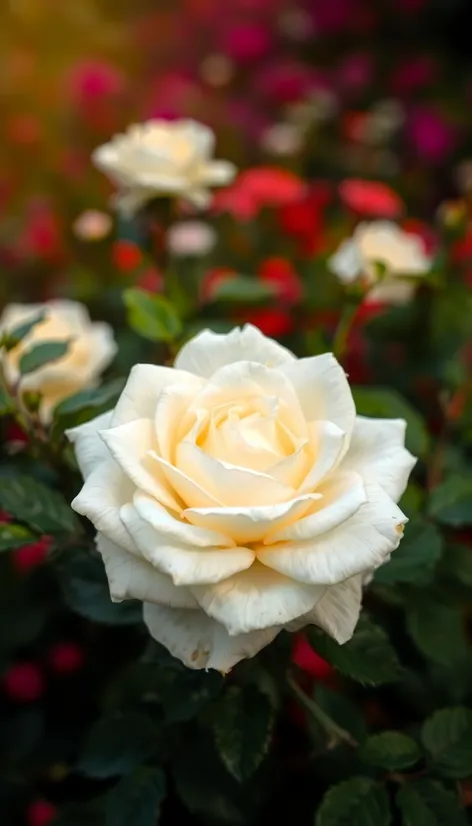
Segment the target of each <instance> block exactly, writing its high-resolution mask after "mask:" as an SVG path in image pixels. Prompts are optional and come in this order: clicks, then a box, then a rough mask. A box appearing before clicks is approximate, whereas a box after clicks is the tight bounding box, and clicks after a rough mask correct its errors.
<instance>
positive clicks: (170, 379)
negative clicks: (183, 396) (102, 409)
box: [112, 364, 203, 427]
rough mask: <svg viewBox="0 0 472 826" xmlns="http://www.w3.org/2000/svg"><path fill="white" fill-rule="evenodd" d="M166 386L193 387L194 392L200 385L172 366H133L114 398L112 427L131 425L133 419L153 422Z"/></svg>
mask: <svg viewBox="0 0 472 826" xmlns="http://www.w3.org/2000/svg"><path fill="white" fill-rule="evenodd" d="M170 384H184V385H186V386H187V387H189V388H190V387H194V388H195V392H198V390H199V389H200V388H201V387H202V384H203V382H201V381H198V379H196V378H195V376H192V375H191V374H190V373H185V372H183V371H181V370H176V369H174V368H173V367H162V366H156V365H155V364H136V365H135V366H134V367H133V369H132V370H131V373H130V375H129V378H128V381H127V382H126V385H125V387H124V389H123V392H122V394H121V396H120V398H119V399H118V402H117V405H116V407H115V410H114V413H113V419H112V426H113V427H116V426H117V425H120V424H126V423H127V422H132V421H134V420H135V419H153V420H154V416H155V413H156V406H157V401H158V399H159V396H160V394H161V392H162V390H163V389H164V388H165V387H168V386H169V385H170Z"/></svg>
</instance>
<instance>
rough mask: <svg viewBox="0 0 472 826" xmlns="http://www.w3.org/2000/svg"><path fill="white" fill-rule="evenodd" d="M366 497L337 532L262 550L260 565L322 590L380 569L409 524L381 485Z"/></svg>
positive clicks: (259, 551) (369, 489)
mask: <svg viewBox="0 0 472 826" xmlns="http://www.w3.org/2000/svg"><path fill="white" fill-rule="evenodd" d="M366 493H367V497H368V501H367V502H366V503H365V504H364V505H361V507H360V508H359V510H358V511H357V513H355V514H354V516H351V518H350V519H347V520H346V521H345V522H343V523H342V524H341V525H339V526H338V527H336V528H334V529H333V530H328V531H327V532H326V533H323V534H321V535H320V536H317V537H315V539H313V540H306V541H302V542H291V541H288V542H282V543H280V544H279V545H271V546H269V547H266V548H261V547H259V548H258V550H257V556H258V559H260V560H261V562H263V563H264V565H268V566H269V567H270V568H273V570H275V571H279V573H281V574H284V575H285V576H287V577H291V578H293V579H294V580H296V581H297V582H304V583H312V584H324V585H336V584H338V583H339V582H343V581H344V580H345V579H348V578H349V577H351V576H354V575H355V574H360V573H362V572H363V571H367V570H369V569H373V568H378V566H379V565H382V564H383V563H384V562H385V561H386V558H387V556H388V554H390V553H391V552H392V551H393V550H395V548H397V547H398V545H399V543H400V539H401V536H402V531H403V525H404V524H405V522H407V521H408V520H407V518H406V516H405V515H404V514H403V513H402V512H401V510H400V508H398V507H397V505H395V503H394V502H392V500H391V499H390V497H389V496H387V494H386V493H385V491H384V490H382V488H381V487H379V486H378V485H374V484H371V485H366ZM197 598H198V597H197ZM304 613H306V612H304Z"/></svg>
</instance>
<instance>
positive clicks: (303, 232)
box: [278, 182, 332, 255]
mask: <svg viewBox="0 0 472 826" xmlns="http://www.w3.org/2000/svg"><path fill="white" fill-rule="evenodd" d="M331 198H332V189H331V187H330V186H329V185H328V184H325V183H324V182H319V183H317V184H316V185H315V186H313V187H311V189H310V191H309V192H307V193H304V194H303V195H302V197H300V198H298V199H297V200H296V201H293V202H290V203H287V204H284V205H283V206H281V208H280V209H279V212H278V222H279V225H280V228H281V230H282V232H284V233H285V235H288V236H289V237H290V238H294V239H295V240H296V241H298V243H299V244H300V246H301V248H302V251H303V252H304V253H305V254H307V255H310V254H314V253H315V252H317V251H319V250H320V249H321V247H322V244H323V239H324V211H325V209H326V207H327V206H328V204H329V202H330V200H331Z"/></svg>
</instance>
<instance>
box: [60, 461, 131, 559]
mask: <svg viewBox="0 0 472 826" xmlns="http://www.w3.org/2000/svg"><path fill="white" fill-rule="evenodd" d="M134 491H135V486H134V485H133V483H132V482H130V480H129V479H127V477H126V476H125V474H124V473H123V471H122V470H121V468H120V467H119V466H118V465H117V464H116V462H115V461H114V459H112V458H111V456H110V457H109V458H108V459H106V460H105V461H104V462H101V464H99V465H97V466H96V467H95V468H94V469H93V470H92V472H91V474H90V476H88V478H87V480H86V482H85V484H84V486H83V488H82V490H81V491H80V493H79V494H78V495H77V496H76V497H75V499H74V501H73V502H72V507H73V509H74V510H75V511H77V513H80V514H81V515H82V516H86V517H87V518H88V519H90V521H91V522H92V523H93V524H94V525H95V527H96V529H97V531H101V532H102V533H103V534H104V535H105V536H106V537H107V539H110V540H111V541H112V542H116V544H117V545H120V546H121V547H123V548H126V550H128V551H130V553H134V554H135V553H136V552H137V551H136V546H135V544H134V542H133V541H132V540H131V538H130V536H129V534H128V532H127V531H126V529H125V528H124V526H123V524H122V522H121V519H120V508H121V507H122V505H124V504H126V502H131V501H132V499H133V494H134Z"/></svg>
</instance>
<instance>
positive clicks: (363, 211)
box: [339, 178, 403, 218]
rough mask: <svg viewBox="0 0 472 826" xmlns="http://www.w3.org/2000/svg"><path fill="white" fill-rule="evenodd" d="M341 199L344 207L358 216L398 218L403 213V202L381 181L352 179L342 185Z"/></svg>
mask: <svg viewBox="0 0 472 826" xmlns="http://www.w3.org/2000/svg"><path fill="white" fill-rule="evenodd" d="M339 197H340V198H341V201H342V202H343V204H344V206H346V207H348V209H351V210H352V211H353V212H357V214H358V215H363V216H370V217H373V218H396V217H397V216H398V215H399V214H400V213H401V212H403V201H402V199H401V198H400V196H399V195H397V193H396V192H395V191H394V190H393V189H392V188H391V187H390V186H388V185H387V184H384V183H382V182H381V181H363V180H361V179H356V178H350V179H348V180H345V181H343V182H342V183H341V185H340V187H339Z"/></svg>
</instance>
